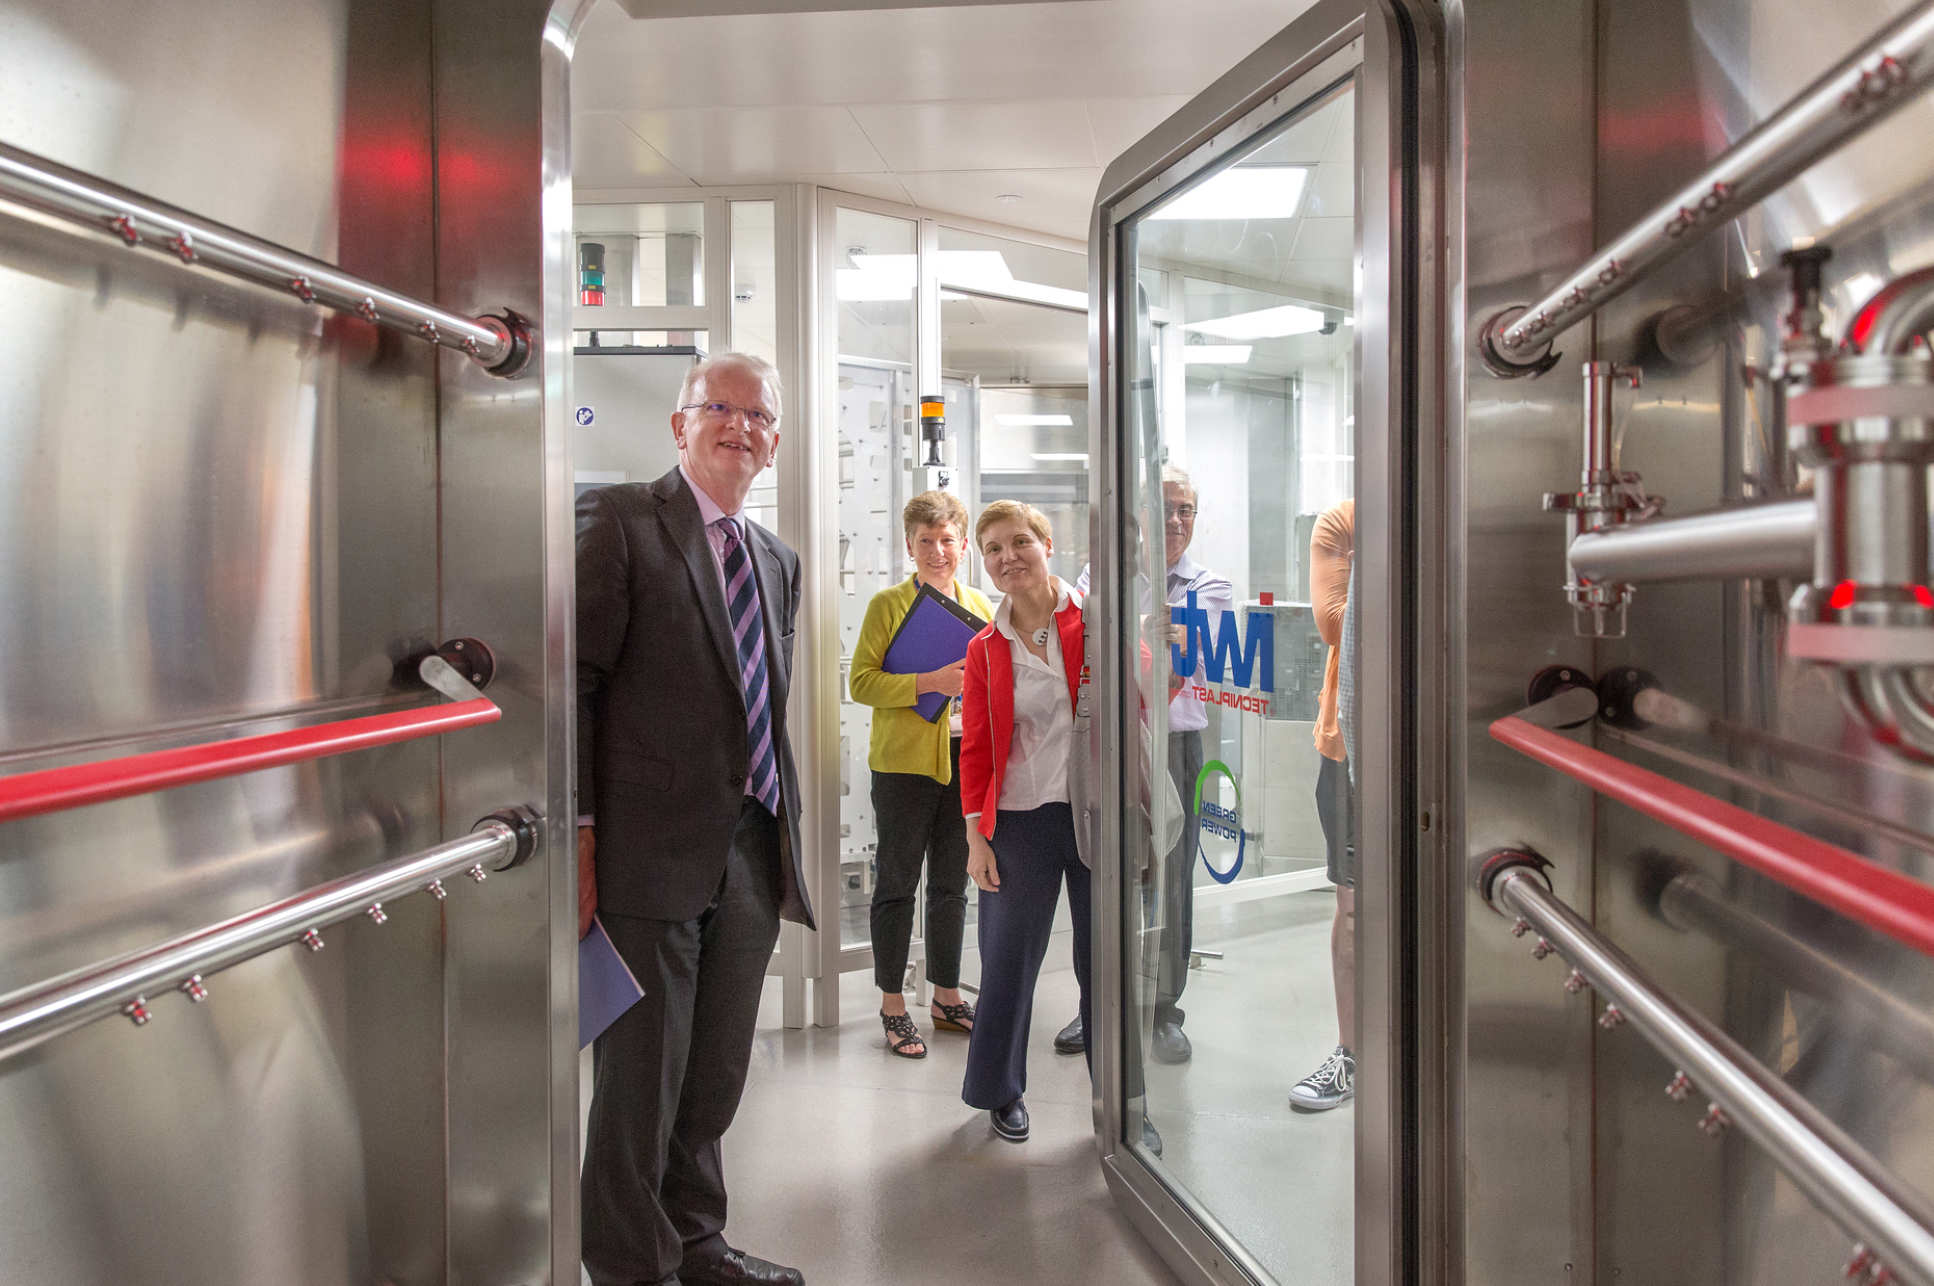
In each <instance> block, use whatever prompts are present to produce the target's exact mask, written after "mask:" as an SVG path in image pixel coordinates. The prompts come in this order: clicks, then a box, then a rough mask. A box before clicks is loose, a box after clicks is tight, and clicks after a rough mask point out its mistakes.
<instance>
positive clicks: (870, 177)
mask: <svg viewBox="0 0 1934 1286" xmlns="http://www.w3.org/2000/svg"><path fill="white" fill-rule="evenodd" d="M794 181H796V182H799V183H817V184H818V185H819V186H820V187H823V188H836V189H837V190H839V191H841V192H852V193H856V194H857V195H859V196H870V197H872V198H874V199H875V200H879V201H893V202H896V203H898V204H900V205H912V204H913V203H914V202H913V198H912V197H911V196H909V195H908V194H907V189H906V185H905V184H903V183H901V182H900V176H899V175H897V174H801V175H798V176H796V179H795V180H794Z"/></svg>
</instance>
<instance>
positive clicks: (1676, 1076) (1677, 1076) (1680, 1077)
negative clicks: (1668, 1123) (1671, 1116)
mask: <svg viewBox="0 0 1934 1286" xmlns="http://www.w3.org/2000/svg"><path fill="white" fill-rule="evenodd" d="M1690 1093H1692V1078H1691V1077H1690V1076H1687V1075H1686V1074H1685V1073H1684V1072H1674V1073H1672V1079H1671V1080H1669V1081H1667V1082H1666V1083H1665V1096H1666V1097H1667V1098H1669V1099H1671V1100H1672V1101H1673V1102H1674V1103H1683V1102H1685V1101H1686V1095H1688V1094H1690Z"/></svg>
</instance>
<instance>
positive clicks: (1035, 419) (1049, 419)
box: [994, 415, 1074, 429]
mask: <svg viewBox="0 0 1934 1286" xmlns="http://www.w3.org/2000/svg"><path fill="white" fill-rule="evenodd" d="M994 419H995V420H996V421H997V422H998V423H1001V424H1004V425H1006V426H1008V427H1009V428H1014V429H1025V428H1043V429H1055V428H1059V429H1066V428H1072V427H1074V417H1073V416H1071V415H996V416H995V417H994Z"/></svg>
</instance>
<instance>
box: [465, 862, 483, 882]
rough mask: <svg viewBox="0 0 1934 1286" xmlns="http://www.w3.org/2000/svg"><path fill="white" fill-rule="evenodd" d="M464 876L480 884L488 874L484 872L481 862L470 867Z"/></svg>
mask: <svg viewBox="0 0 1934 1286" xmlns="http://www.w3.org/2000/svg"><path fill="white" fill-rule="evenodd" d="M464 874H465V875H468V876H469V877H470V878H471V879H473V880H475V881H476V882H477V883H479V884H482V883H483V882H484V881H485V880H486V879H488V878H489V872H487V871H485V870H484V868H483V863H481V862H479V863H478V864H477V865H475V866H473V867H471V868H470V869H469V870H467V871H465V872H464Z"/></svg>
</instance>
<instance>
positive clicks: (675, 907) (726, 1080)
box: [577, 353, 813, 1286]
mask: <svg viewBox="0 0 1934 1286" xmlns="http://www.w3.org/2000/svg"><path fill="white" fill-rule="evenodd" d="M678 401H679V406H678V409H677V411H676V412H675V413H674V414H673V415H672V417H671V427H672V436H673V438H674V439H675V440H676V442H677V444H678V460H679V463H678V467H677V468H676V469H674V470H672V471H671V472H670V473H667V474H666V475H665V476H664V477H662V478H660V479H658V480H657V481H656V482H649V483H628V484H624V485H620V486H609V487H603V488H600V489H599V490H596V491H592V492H588V493H586V494H585V495H584V496H583V497H582V498H580V499H579V501H578V511H577V523H578V529H577V581H578V617H577V626H578V810H579V817H578V823H579V825H578V887H579V897H578V900H579V926H578V928H579V933H580V935H582V934H583V933H585V932H588V931H589V929H590V925H591V916H592V913H593V912H594V911H595V912H597V913H598V917H599V920H600V921H601V923H602V924H603V925H604V928H605V932H606V933H608V934H609V935H610V937H611V940H612V942H613V943H614V944H615V945H616V946H617V948H618V951H619V953H620V954H621V955H623V957H624V959H625V962H626V963H627V964H629V965H630V966H631V970H632V972H633V973H635V974H636V975H637V976H638V981H639V982H640V984H642V986H643V988H644V993H645V995H644V999H643V1000H641V1001H639V1002H638V1003H637V1004H636V1005H634V1006H633V1007H632V1008H631V1009H630V1010H629V1011H627V1012H626V1013H625V1014H624V1016H622V1017H621V1018H619V1019H618V1021H617V1022H615V1023H613V1024H612V1025H611V1027H610V1028H609V1029H608V1030H606V1032H605V1033H604V1034H603V1035H602V1036H600V1037H599V1038H598V1040H597V1043H596V1046H595V1051H594V1059H595V1067H596V1081H595V1089H594V1091H593V1093H592V1098H591V1121H590V1137H589V1141H588V1143H587V1145H586V1148H585V1157H584V1174H583V1180H582V1183H583V1196H584V1263H585V1267H586V1268H587V1269H588V1270H589V1271H590V1274H591V1280H592V1281H593V1283H595V1286H643V1284H645V1283H651V1284H652V1286H661V1284H662V1283H683V1286H698V1284H699V1283H706V1284H711V1283H738V1282H758V1283H803V1281H804V1280H805V1279H804V1277H803V1276H802V1275H801V1274H800V1273H799V1272H798V1271H796V1270H795V1269H791V1268H785V1267H782V1266H780V1265H778V1264H771V1263H767V1262H766V1261H765V1260H762V1259H758V1258H755V1257H754V1256H751V1255H747V1254H744V1253H743V1252H741V1251H738V1250H734V1249H732V1248H731V1247H730V1246H728V1245H727V1244H726V1241H725V1236H724V1229H725V1175H724V1170H723V1167H722V1164H721V1158H720V1148H719V1140H720V1138H721V1136H723V1135H724V1133H725V1130H726V1127H727V1126H729V1125H730V1124H731V1123H732V1117H733V1114H734V1113H735V1112H736V1111H737V1110H738V1106H739V1096H740V1094H741V1093H742V1091H743V1090H744V1088H745V1074H746V1063H747V1060H748V1058H749V1057H750V1055H751V1047H752V1031H753V1024H754V1020H755V1018H756V1017H757V1014H758V1008H759V993H760V990H761V987H762V985H763V983H764V980H765V971H766V964H767V962H768V961H769V960H770V959H771V956H772V947H773V943H774V942H775V941H776V940H777V939H778V935H779V921H780V920H781V919H782V918H784V919H789V920H795V921H797V922H799V923H801V924H804V925H806V926H808V927H811V926H812V923H813V919H812V911H811V909H810V907H809V906H808V905H807V901H806V892H805V890H806V884H805V880H804V878H803V877H802V874H801V870H800V865H799V821H798V815H799V780H798V777H797V775H796V773H795V772H794V769H793V762H792V752H791V748H790V746H789V745H788V741H787V736H786V692H787V688H788V686H789V685H788V680H789V678H790V676H791V673H792V648H793V624H794V621H795V619H796V617H797V613H798V607H799V559H798V556H797V555H796V554H794V553H793V552H792V550H790V549H788V548H786V546H785V545H783V544H781V543H780V541H779V539H778V537H776V536H774V535H773V534H772V533H771V532H769V531H766V530H765V529H764V528H762V527H758V526H756V525H754V524H752V523H750V522H748V521H746V520H745V517H744V514H743V512H742V510H743V509H744V506H745V496H746V492H747V490H748V489H749V488H750V487H751V485H752V480H753V479H754V478H756V477H757V476H758V475H759V474H760V473H761V472H762V471H763V470H765V469H766V468H767V467H768V466H769V465H771V464H772V462H773V458H774V456H775V454H776V453H777V451H778V447H779V411H780V389H779V375H778V372H777V371H775V370H774V369H773V368H772V366H771V365H770V364H768V363H766V362H764V361H762V360H761V359H759V358H756V357H750V356H747V355H745V354H739V353H728V354H725V355H723V356H720V357H715V358H712V359H711V360H709V361H706V362H701V363H699V364H698V365H697V366H694V367H693V368H692V371H691V374H690V375H688V376H687V377H686V380H685V386H684V389H683V390H682V392H681V394H680V396H679V399H678Z"/></svg>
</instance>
